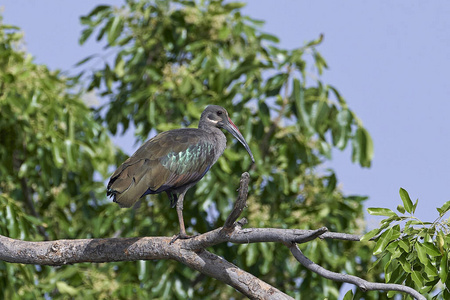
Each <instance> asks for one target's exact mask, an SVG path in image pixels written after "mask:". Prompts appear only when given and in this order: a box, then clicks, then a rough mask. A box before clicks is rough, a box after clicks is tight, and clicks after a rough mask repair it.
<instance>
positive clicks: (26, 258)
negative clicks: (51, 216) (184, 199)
mask: <svg viewBox="0 0 450 300" xmlns="http://www.w3.org/2000/svg"><path fill="white" fill-rule="evenodd" d="M249 178H250V177H249V175H248V173H244V174H242V177H241V183H240V188H239V196H238V198H237V200H236V203H235V205H234V208H233V210H232V212H231V214H230V216H229V217H228V218H227V220H226V222H225V225H224V227H221V228H218V229H215V230H212V231H210V232H207V233H204V234H201V235H198V236H196V237H193V238H192V239H187V240H177V241H176V242H175V243H172V244H170V242H171V240H172V238H171V237H137V238H109V239H77V240H56V241H43V242H28V241H21V240H15V239H11V238H8V237H5V236H1V235H0V260H3V261H6V262H10V263H23V264H35V265H51V266H60V265H65V264H74V263H81V262H96V263H101V262H113V261H136V260H155V259H158V260H160V259H172V260H175V261H178V262H180V263H183V264H185V265H186V266H188V267H190V268H192V269H195V270H197V271H199V272H201V273H202V274H204V275H206V276H210V277H213V278H215V279H218V280H220V281H222V282H224V283H226V284H228V285H230V286H232V287H233V288H235V289H236V290H238V291H240V292H241V293H242V294H244V295H245V296H247V297H249V298H251V299H292V298H291V297H289V296H288V295H286V294H285V293H283V292H281V291H280V290H278V289H276V288H275V287H273V286H271V285H269V284H267V283H266V282H264V281H262V280H261V279H259V278H257V277H255V276H253V275H252V274H250V273H248V272H246V271H244V270H242V269H240V268H238V267H237V266H235V265H233V264H232V263H230V262H228V261H226V260H225V259H223V258H222V257H219V256H217V255H215V254H212V253H210V252H208V251H207V250H206V248H208V247H212V246H214V245H217V244H220V243H225V242H231V243H236V244H247V243H259V242H278V243H283V244H285V245H286V246H288V247H289V249H290V250H291V252H292V254H293V255H294V257H295V258H296V259H297V260H298V261H299V262H300V263H301V264H302V265H303V266H305V267H306V268H308V269H309V270H311V271H313V272H316V273H317V274H319V275H321V276H323V277H325V278H327V279H331V280H334V281H338V282H348V283H353V284H355V285H357V286H358V287H359V288H361V289H362V290H363V291H368V290H385V291H398V292H405V293H408V294H409V295H411V296H413V297H415V298H416V299H419V300H422V299H425V297H423V296H421V295H420V294H419V293H418V292H417V291H415V290H413V289H412V288H410V287H406V286H402V285H398V284H385V283H371V282H368V281H365V280H363V279H361V278H358V277H356V276H351V275H347V274H339V273H334V272H331V271H329V270H326V269H324V268H322V267H320V266H319V265H317V264H315V263H313V262H312V261H311V260H309V259H308V258H307V257H305V256H304V255H303V253H302V252H301V251H300V249H298V247H297V244H298V243H306V242H309V241H311V240H314V239H316V238H321V239H338V240H348V241H359V240H360V237H361V236H359V235H352V234H346V233H338V232H328V229H327V228H326V227H322V228H319V229H317V230H300V229H277V228H246V229H243V228H242V227H243V226H244V225H245V224H246V223H247V220H246V219H241V220H240V221H238V222H236V220H237V218H238V217H239V215H240V214H241V212H242V210H243V208H244V207H245V206H246V200H247V193H248V183H249Z"/></svg>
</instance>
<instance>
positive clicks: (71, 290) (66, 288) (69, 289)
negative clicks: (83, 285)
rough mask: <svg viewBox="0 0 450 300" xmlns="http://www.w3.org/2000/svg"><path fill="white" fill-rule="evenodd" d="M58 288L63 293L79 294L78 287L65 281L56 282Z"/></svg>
mask: <svg viewBox="0 0 450 300" xmlns="http://www.w3.org/2000/svg"><path fill="white" fill-rule="evenodd" d="M56 288H57V289H58V291H59V292H60V293H61V294H69V295H70V296H75V295H77V293H78V291H77V289H76V288H74V287H72V286H70V285H68V284H67V283H65V282H64V281H57V282H56Z"/></svg>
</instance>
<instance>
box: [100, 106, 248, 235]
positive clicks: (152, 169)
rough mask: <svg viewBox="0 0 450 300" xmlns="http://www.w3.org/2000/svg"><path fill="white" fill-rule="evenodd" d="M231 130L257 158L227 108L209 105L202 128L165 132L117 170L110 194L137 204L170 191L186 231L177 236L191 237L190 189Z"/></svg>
mask: <svg viewBox="0 0 450 300" xmlns="http://www.w3.org/2000/svg"><path fill="white" fill-rule="evenodd" d="M221 129H225V130H226V131H228V132H229V133H231V134H232V135H233V136H234V137H235V138H236V139H237V140H238V141H239V142H240V143H241V144H242V145H243V146H244V148H245V149H246V150H247V152H248V154H249V155H250V158H251V160H252V163H254V162H255V159H254V157H253V154H252V152H251V150H250V147H249V145H248V144H247V142H246V141H245V139H244V137H243V136H242V134H241V132H240V131H239V129H238V127H237V126H236V125H235V124H234V123H233V121H231V119H230V117H229V116H228V112H227V111H226V109H225V108H223V107H221V106H218V105H208V106H207V107H206V108H205V110H204V111H203V112H202V114H201V116H200V121H199V123H198V128H180V129H173V130H169V131H165V132H162V133H160V134H158V135H156V136H155V137H153V138H151V139H150V140H148V141H146V142H145V143H144V144H143V145H142V146H141V147H140V148H139V149H138V150H136V152H135V153H134V154H133V155H132V156H131V157H129V158H128V159H127V160H126V161H125V162H123V163H122V165H120V166H119V167H118V168H117V170H116V171H115V172H114V173H113V174H112V175H111V178H110V180H109V182H108V185H107V190H106V195H107V196H110V197H112V199H113V201H114V202H116V203H118V204H119V205H120V206H121V207H132V206H133V205H134V204H135V203H136V202H137V201H138V200H139V199H140V198H142V197H144V196H145V195H148V194H159V193H162V192H166V193H167V195H168V197H169V200H170V206H171V207H172V208H174V207H176V211H177V215H178V222H179V226H180V232H179V234H178V235H176V236H175V238H174V239H173V240H172V242H174V240H176V239H188V238H191V237H192V236H189V235H187V234H186V229H185V225H184V219H183V201H184V196H185V194H186V192H187V191H188V190H189V189H190V188H191V187H192V186H194V185H195V184H196V183H197V182H198V181H200V180H201V179H202V178H203V176H205V174H206V173H207V172H208V171H209V169H210V168H211V167H212V166H213V165H214V164H215V163H216V161H217V160H218V159H219V157H220V156H221V155H222V154H223V152H224V150H225V148H226V144H227V139H226V137H225V134H224V133H223V132H222V130H221Z"/></svg>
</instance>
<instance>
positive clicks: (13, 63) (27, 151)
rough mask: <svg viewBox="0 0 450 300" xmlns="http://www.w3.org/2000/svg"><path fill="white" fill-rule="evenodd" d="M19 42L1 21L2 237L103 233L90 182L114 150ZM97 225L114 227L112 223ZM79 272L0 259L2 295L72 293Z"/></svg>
mask: <svg viewBox="0 0 450 300" xmlns="http://www.w3.org/2000/svg"><path fill="white" fill-rule="evenodd" d="M22 45H23V43H22V34H21V33H20V32H19V30H18V29H17V28H16V27H13V26H8V25H3V24H2V23H1V18H0V141H1V142H0V234H1V235H5V236H8V237H11V238H17V239H25V240H42V239H62V238H81V237H91V236H97V237H100V236H104V235H103V234H105V232H102V231H101V230H98V226H96V221H97V222H98V221H99V219H98V218H102V215H103V216H104V215H106V216H108V217H109V218H111V217H113V213H111V208H110V205H109V203H108V202H107V201H105V199H104V198H105V197H104V185H103V182H102V181H100V180H94V179H93V177H94V174H97V177H106V176H107V174H108V166H110V165H111V164H113V163H115V159H114V152H115V150H114V147H113V146H112V144H111V141H110V139H109V137H108V134H107V132H106V130H105V129H104V128H103V127H102V126H101V125H100V124H98V123H97V122H96V121H95V120H94V118H93V114H92V112H91V110H90V109H89V108H88V107H87V106H86V104H85V103H84V102H83V101H82V100H81V98H80V95H79V94H78V93H74V92H73V89H74V87H73V86H72V85H71V82H70V81H69V79H67V78H64V77H63V76H62V75H61V74H59V73H58V72H51V71H49V70H48V69H47V68H46V67H45V66H41V65H36V64H34V63H33V59H32V57H31V56H30V55H29V54H27V53H25V52H24V51H23V50H22ZM108 209H109V210H110V212H109V213H108V212H107V210H108ZM109 214H111V216H109ZM90 220H93V221H90ZM100 220H101V221H102V222H108V221H109V224H108V226H111V221H112V220H109V219H108V218H104V219H100ZM87 225H88V226H87ZM116 229H117V228H116ZM108 230H110V229H108ZM106 234H110V233H109V232H108V233H106ZM82 269H87V268H86V265H85V266H74V267H67V268H63V269H61V270H59V271H56V270H55V269H52V268H48V267H42V268H41V267H35V266H29V265H27V266H25V265H18V264H7V263H4V262H0V291H1V294H0V298H2V299H37V298H42V297H43V295H44V294H45V293H47V294H48V295H51V296H52V297H54V298H57V296H58V295H71V293H73V292H74V288H73V287H71V286H70V285H72V284H76V283H77V282H79V283H80V282H81V278H80V275H79V270H82ZM103 276H104V277H105V276H106V275H103ZM66 281H67V282H66ZM36 287H38V288H36Z"/></svg>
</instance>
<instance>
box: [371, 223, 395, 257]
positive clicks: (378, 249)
mask: <svg viewBox="0 0 450 300" xmlns="http://www.w3.org/2000/svg"><path fill="white" fill-rule="evenodd" d="M392 234H393V229H392V228H389V229H388V230H386V231H385V232H383V234H382V235H381V236H380V237H379V238H378V241H377V244H376V245H375V247H374V248H373V254H374V255H378V254H380V253H382V252H383V250H384V248H386V246H387V244H388V243H389V242H390V241H391V240H392V239H391V237H392Z"/></svg>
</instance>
